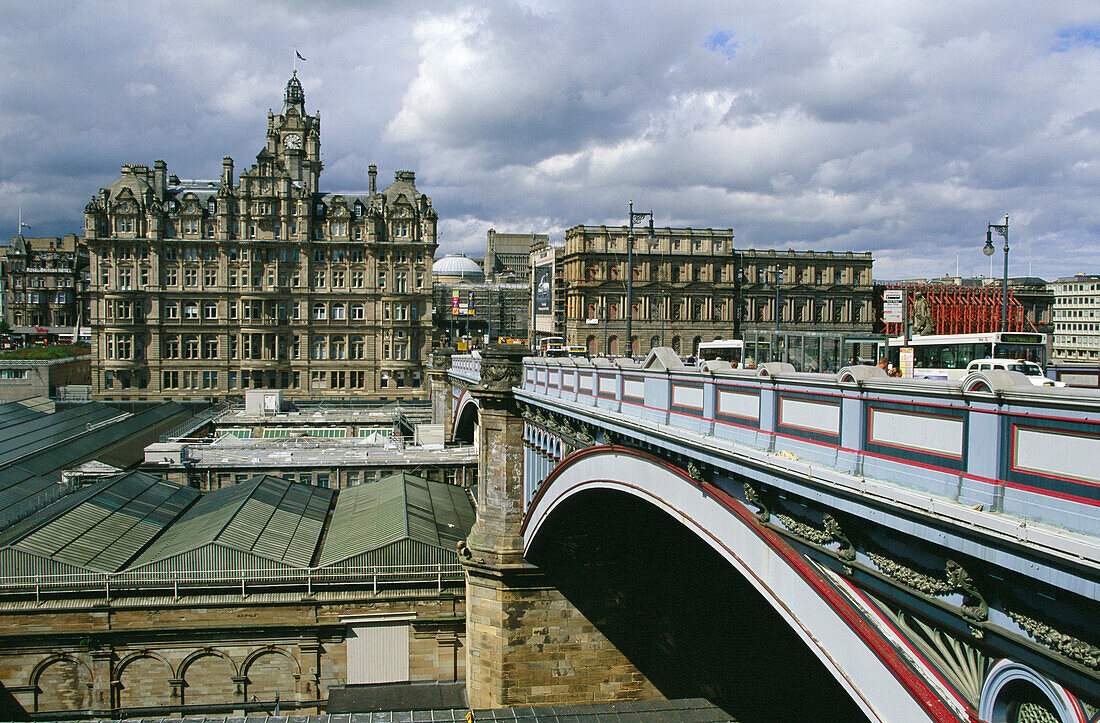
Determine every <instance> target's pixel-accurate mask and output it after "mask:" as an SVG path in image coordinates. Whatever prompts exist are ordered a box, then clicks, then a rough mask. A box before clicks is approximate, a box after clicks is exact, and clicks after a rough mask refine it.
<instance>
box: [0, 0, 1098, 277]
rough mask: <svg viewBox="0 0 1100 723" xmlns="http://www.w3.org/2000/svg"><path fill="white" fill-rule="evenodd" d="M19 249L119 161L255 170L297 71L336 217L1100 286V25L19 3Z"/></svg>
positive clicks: (10, 188)
mask: <svg viewBox="0 0 1100 723" xmlns="http://www.w3.org/2000/svg"><path fill="white" fill-rule="evenodd" d="M0 11H2V12H3V13H4V17H5V23H4V24H3V26H2V27H0V235H3V236H7V235H10V233H13V232H14V230H15V217H16V215H17V213H18V209H19V207H20V206H21V207H22V209H23V213H24V217H25V218H29V219H30V220H31V222H32V223H33V224H34V229H33V231H34V232H35V233H66V232H71V231H76V230H78V229H79V228H80V226H81V211H82V209H83V204H84V201H85V200H86V199H87V198H88V197H89V196H90V195H91V194H92V193H94V192H95V191H96V189H98V188H99V187H100V186H103V185H107V184H109V183H110V182H111V181H113V180H114V178H115V177H116V176H117V172H118V166H119V164H121V163H152V161H153V160H155V159H157V158H164V159H165V160H166V161H168V163H169V168H170V170H171V171H172V172H174V173H177V174H178V175H180V176H182V177H210V176H215V175H217V173H218V171H219V169H220V165H221V157H222V156H223V155H226V154H229V155H232V156H233V157H234V158H235V159H236V161H237V165H238V168H241V167H244V166H246V165H248V164H249V163H250V162H251V160H252V158H253V156H254V155H255V153H256V152H257V151H258V150H259V149H260V147H261V146H262V143H263V132H264V127H265V123H266V113H267V109H268V108H274V109H276V110H278V109H279V107H280V106H281V100H282V90H283V87H284V85H285V83H286V80H287V78H288V76H289V73H290V67H291V63H292V61H293V51H294V49H295V48H298V49H299V50H300V51H301V53H302V55H303V56H305V57H306V58H308V61H306V62H301V63H299V75H300V77H301V79H302V82H303V85H304V87H305V92H306V99H307V107H308V108H309V109H310V110H314V109H320V110H321V112H322V142H323V154H324V163H325V172H324V174H323V176H322V185H323V187H324V188H325V189H328V190H354V189H362V188H363V187H365V185H366V166H367V164H369V163H371V162H374V163H378V164H379V166H380V172H381V175H382V180H383V181H386V182H388V180H389V178H392V175H391V174H392V172H393V171H394V170H395V169H398V168H410V169H414V170H416V172H417V183H418V185H419V186H420V187H421V188H422V190H424V191H425V192H427V193H429V194H430V195H432V196H433V198H434V202H435V206H436V208H437V210H438V211H439V213H440V217H441V231H442V242H443V248H442V249H441V251H452V250H462V251H465V252H467V253H472V254H477V253H480V251H481V250H482V249H483V247H484V243H485V231H486V230H487V229H488V228H490V227H495V228H496V229H497V230H500V231H507V230H515V231H541V232H547V231H548V232H550V233H551V234H552V235H560V233H561V232H562V231H563V230H564V229H566V228H568V227H569V226H572V225H575V224H579V223H610V224H622V223H623V222H624V218H625V212H626V205H627V201H628V200H629V199H631V198H633V199H634V200H635V201H636V202H637V203H638V204H640V205H641V206H642V207H644V208H650V207H652V209H653V210H654V213H655V215H656V218H657V222H658V224H659V225H694V226H700V227H708V226H709V227H728V226H732V227H733V228H734V232H735V234H736V236H737V242H738V244H739V245H751V246H757V247H778V248H788V247H793V248H820V249H831V250H848V249H851V250H871V251H873V252H874V253H875V258H876V268H875V273H876V276H879V277H898V276H915V275H922V274H941V273H945V272H951V273H953V272H954V270H955V259H956V255H957V256H958V258H959V270H960V271H961V272H963V273H983V272H985V273H987V272H988V260H987V259H985V257H984V256H982V255H981V251H980V247H981V244H982V242H983V241H984V230H985V228H984V224H986V223H987V222H989V221H996V220H998V219H999V218H1002V217H1003V215H1004V214H1005V213H1009V214H1011V216H1012V228H1013V238H1014V239H1015V240H1014V242H1013V264H1014V266H1013V271H1014V272H1017V271H1018V272H1020V273H1025V272H1026V271H1027V269H1026V268H1025V267H1024V266H1023V264H1028V263H1030V264H1033V270H1034V273H1036V274H1041V275H1044V276H1047V277H1055V276H1059V275H1064V274H1068V273H1073V272H1075V271H1089V272H1097V271H1098V269H1097V265H1098V264H1097V261H1098V254H1097V251H1096V246H1097V244H1096V241H1097V239H1098V238H1100V210H1098V209H1097V205H1096V203H1095V198H1096V197H1097V195H1098V194H1097V191H1098V190H1100V120H1098V118H1100V100H1098V99H1100V42H1098V40H1097V39H1098V38H1100V13H1098V12H1097V11H1095V10H1094V9H1092V8H1090V7H1088V4H1085V3H1063V4H1058V3H1055V4H1053V5H1052V4H1049V3H1048V4H1044V5H1043V6H1042V7H1039V6H1037V5H1036V6H1034V7H1033V6H1032V4H1026V3H1007V4H1006V3H992V2H989V3H986V2H971V3H964V4H959V3H947V2H927V3H917V4H914V3H911V2H905V3H902V2H883V3H876V4H875V5H874V7H873V9H872V8H870V7H869V6H867V5H866V4H865V3H855V2H825V3H822V2H788V3H783V4H782V5H769V4H763V3H748V2H742V3H738V2H735V3H730V2H725V1H722V2H698V3H689V4H680V5H675V6H673V5H669V4H668V3H588V2H579V1H578V2H541V1H540V0H529V1H527V2H491V3H464V2H439V3H427V4H423V3H421V4H416V5H415V6H413V5H409V4H407V3H397V2H390V3H377V2H375V3H370V4H367V5H363V4H360V3H353V2H315V3H292V2H275V3H259V2H255V3H248V2H245V3H232V4H231V3H214V2H201V3H187V4H181V3H166V2H161V3H131V4H125V5H124V4H121V3H98V2H87V3H80V4H75V3H73V4H70V3H56V4H44V3H14V2H13V3H8V4H4V5H2V6H0Z"/></svg>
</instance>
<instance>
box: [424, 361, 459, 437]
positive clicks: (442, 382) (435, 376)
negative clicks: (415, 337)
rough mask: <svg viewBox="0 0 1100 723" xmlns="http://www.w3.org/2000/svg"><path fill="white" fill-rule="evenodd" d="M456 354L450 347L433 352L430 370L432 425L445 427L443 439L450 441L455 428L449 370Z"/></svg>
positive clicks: (429, 385)
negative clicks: (452, 357) (452, 358)
mask: <svg viewBox="0 0 1100 723" xmlns="http://www.w3.org/2000/svg"><path fill="white" fill-rule="evenodd" d="M454 353H455V350H454V349H451V348H450V347H442V348H439V349H436V350H435V351H433V352H432V368H431V369H429V370H428V388H429V390H430V393H431V395H432V424H442V425H443V439H444V440H446V441H448V442H449V441H450V439H451V433H452V430H453V427H454V420H453V419H452V418H451V417H452V416H453V415H452V413H451V383H450V380H449V379H448V378H447V370H448V369H450V368H451V356H452V355H453V354H454Z"/></svg>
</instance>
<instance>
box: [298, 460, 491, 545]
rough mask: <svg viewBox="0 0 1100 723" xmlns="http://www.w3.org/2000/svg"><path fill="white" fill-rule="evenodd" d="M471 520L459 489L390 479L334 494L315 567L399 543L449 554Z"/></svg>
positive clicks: (420, 480) (403, 478) (469, 506)
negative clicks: (333, 505)
mask: <svg viewBox="0 0 1100 723" xmlns="http://www.w3.org/2000/svg"><path fill="white" fill-rule="evenodd" d="M473 522H474V508H473V503H472V502H471V501H470V499H469V497H468V496H467V495H466V491H465V490H464V489H463V488H461V487H456V486H455V485H449V484H444V483H442V482H431V481H429V480H426V479H423V478H421V477H416V476H415V475H411V474H406V473H400V474H395V475H390V476H389V477H386V478H385V479H382V480H379V481H378V482H372V483H369V484H364V485H359V486H356V487H348V488H346V489H343V490H340V493H339V495H338V497H337V499H336V509H335V510H334V511H333V514H332V522H331V523H330V525H329V531H328V534H327V536H326V538H325V543H324V548H323V549H322V551H321V556H320V558H319V559H318V562H317V564H318V565H319V566H324V565H331V564H333V563H336V562H339V561H341V560H346V559H348V558H350V557H354V556H355V555H360V554H363V553H365V552H369V551H371V550H375V549H378V548H380V547H383V546H385V545H390V544H393V543H395V542H397V541H399V540H403V539H410V540H413V541H415V542H419V543H421V544H425V545H433V546H437V547H444V548H447V549H450V550H453V549H454V548H455V544H456V543H457V542H458V540H460V539H464V538H465V537H466V535H467V534H469V532H470V527H471V526H472V525H473Z"/></svg>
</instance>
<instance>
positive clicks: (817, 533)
mask: <svg viewBox="0 0 1100 723" xmlns="http://www.w3.org/2000/svg"><path fill="white" fill-rule="evenodd" d="M775 518H776V519H777V520H779V521H780V522H782V523H783V526H784V527H786V528H787V529H788V530H789V531H790V532H792V533H794V534H795V535H797V536H799V537H801V538H802V539H803V540H808V541H810V542H813V543H815V544H817V545H828V544H829V543H830V542H832V541H833V536H832V535H830V534H829V533H828V532H826V531H825V530H819V529H817V528H816V527H814V526H813V525H807V524H806V523H805V522H799V521H798V520H796V519H795V518H793V517H791V516H790V515H785V514H783V513H782V512H776V513H775Z"/></svg>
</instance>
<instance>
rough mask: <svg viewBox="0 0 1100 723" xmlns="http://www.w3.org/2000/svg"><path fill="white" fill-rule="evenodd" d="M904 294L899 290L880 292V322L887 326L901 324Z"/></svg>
mask: <svg viewBox="0 0 1100 723" xmlns="http://www.w3.org/2000/svg"><path fill="white" fill-rule="evenodd" d="M904 303H905V292H904V291H902V290H901V289H886V290H885V291H883V292H882V320H883V321H884V322H885V323H887V324H900V323H901V322H902V306H903V305H904Z"/></svg>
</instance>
